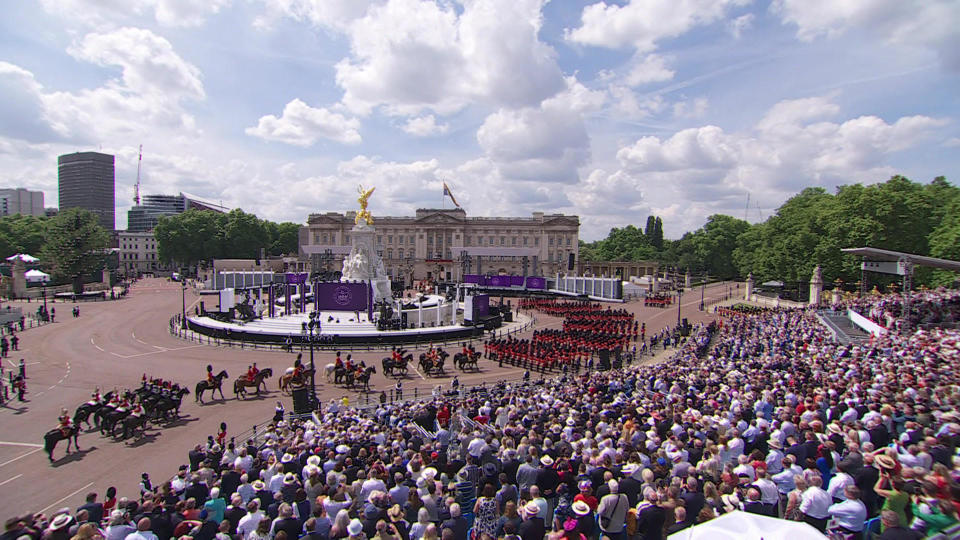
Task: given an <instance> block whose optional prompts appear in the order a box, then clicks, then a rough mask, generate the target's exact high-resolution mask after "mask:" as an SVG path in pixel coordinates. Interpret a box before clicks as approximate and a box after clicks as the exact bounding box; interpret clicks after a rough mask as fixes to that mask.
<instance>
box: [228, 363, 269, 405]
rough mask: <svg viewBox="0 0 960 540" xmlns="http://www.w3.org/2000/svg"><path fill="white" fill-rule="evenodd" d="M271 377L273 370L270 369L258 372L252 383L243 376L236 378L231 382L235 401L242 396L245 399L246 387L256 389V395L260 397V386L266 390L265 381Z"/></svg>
mask: <svg viewBox="0 0 960 540" xmlns="http://www.w3.org/2000/svg"><path fill="white" fill-rule="evenodd" d="M272 376H273V370H272V369H270V368H266V369H264V370H263V371H260V372H258V373H257V374H256V375H254V376H253V380H252V381H251V380H250V379H248V378H247V376H246V375H244V376H242V377H240V378H238V379H237V380H235V381H233V393H234V394H236V396H237V399H240V396H243V397H244V398H246V397H247V390H246V387H248V386H253V387H255V388H256V389H257V395H260V386H261V385H262V386H263V389H264V390H266V389H267V382H266V379H269V378H270V377H272Z"/></svg>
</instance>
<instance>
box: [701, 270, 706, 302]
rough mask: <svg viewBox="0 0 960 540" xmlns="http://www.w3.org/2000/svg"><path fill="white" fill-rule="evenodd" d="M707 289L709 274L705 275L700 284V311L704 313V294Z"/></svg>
mask: <svg viewBox="0 0 960 540" xmlns="http://www.w3.org/2000/svg"><path fill="white" fill-rule="evenodd" d="M706 288H707V273H706V272H704V273H703V280H702V281H701V282H700V311H703V294H704V291H705V290H706Z"/></svg>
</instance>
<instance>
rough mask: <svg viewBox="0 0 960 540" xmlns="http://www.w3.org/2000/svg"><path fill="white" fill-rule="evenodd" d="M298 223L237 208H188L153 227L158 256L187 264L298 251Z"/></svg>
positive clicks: (176, 264) (180, 263)
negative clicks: (270, 219) (225, 211)
mask: <svg viewBox="0 0 960 540" xmlns="http://www.w3.org/2000/svg"><path fill="white" fill-rule="evenodd" d="M299 233H300V225H298V224H296V223H291V222H283V223H275V222H272V221H268V220H263V219H259V218H257V216H255V215H254V214H248V213H246V212H244V211H243V210H240V209H235V210H231V211H230V212H229V213H227V214H222V213H219V212H213V211H210V210H197V209H191V210H187V211H186V212H183V213H182V214H176V215H173V216H164V217H161V218H160V222H159V223H158V224H157V227H156V228H155V229H154V231H153V235H154V237H155V238H156V239H157V252H158V257H159V258H160V260H162V261H164V262H166V263H168V264H173V265H175V266H181V267H190V266H193V265H195V264H196V263H198V262H200V261H207V260H211V259H256V258H258V257H260V250H261V248H263V249H264V250H265V253H266V254H267V255H268V256H276V255H291V254H294V255H295V254H297V253H298V252H299V249H300V248H299Z"/></svg>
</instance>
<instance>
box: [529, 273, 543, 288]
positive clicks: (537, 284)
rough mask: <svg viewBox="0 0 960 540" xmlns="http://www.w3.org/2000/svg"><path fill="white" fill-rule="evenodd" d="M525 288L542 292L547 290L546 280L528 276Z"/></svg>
mask: <svg viewBox="0 0 960 540" xmlns="http://www.w3.org/2000/svg"><path fill="white" fill-rule="evenodd" d="M527 288H528V289H539V290H544V289H546V288H547V280H546V279H545V278H542V277H533V276H530V277H528V278H527Z"/></svg>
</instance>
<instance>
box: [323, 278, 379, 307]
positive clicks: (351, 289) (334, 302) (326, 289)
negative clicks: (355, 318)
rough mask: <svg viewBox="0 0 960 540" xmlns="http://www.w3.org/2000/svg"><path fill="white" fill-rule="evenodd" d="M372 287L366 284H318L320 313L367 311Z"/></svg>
mask: <svg viewBox="0 0 960 540" xmlns="http://www.w3.org/2000/svg"><path fill="white" fill-rule="evenodd" d="M369 289H370V287H369V286H368V285H367V284H366V283H317V290H316V295H315V298H316V301H317V309H318V310H320V311H367V306H368V305H369V303H368V302H369V299H370V290H369Z"/></svg>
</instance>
